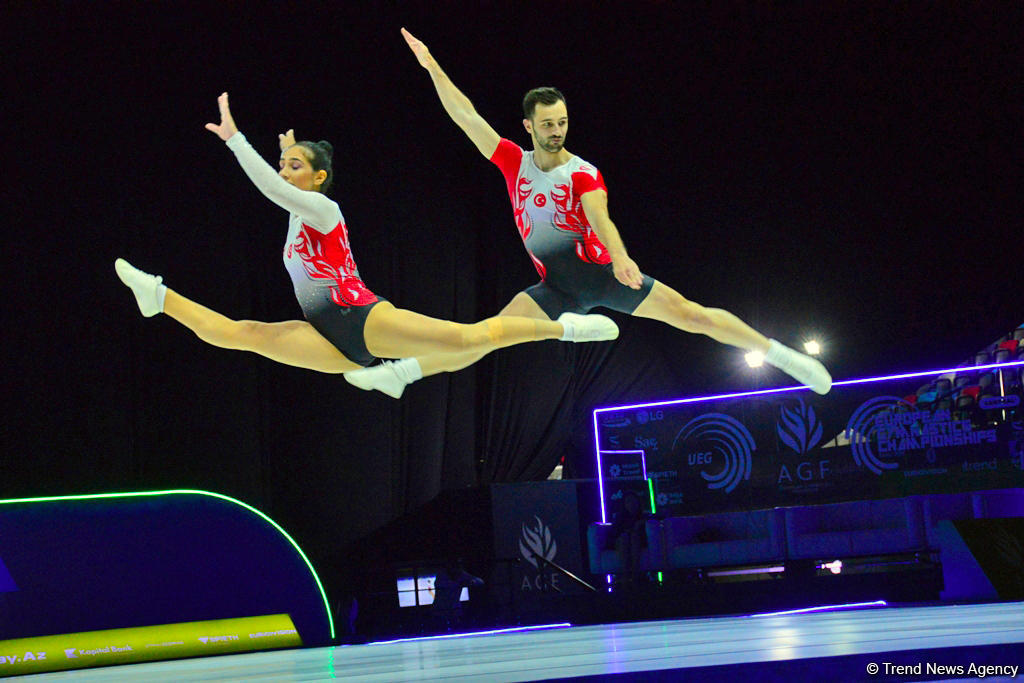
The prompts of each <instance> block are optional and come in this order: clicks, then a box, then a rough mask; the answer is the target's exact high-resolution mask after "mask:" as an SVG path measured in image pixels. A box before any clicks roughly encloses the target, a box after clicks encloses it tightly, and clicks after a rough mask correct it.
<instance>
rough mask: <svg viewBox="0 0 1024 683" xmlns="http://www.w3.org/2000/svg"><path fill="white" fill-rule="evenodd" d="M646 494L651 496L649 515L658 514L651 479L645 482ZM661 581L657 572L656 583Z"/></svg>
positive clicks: (662, 578)
mask: <svg viewBox="0 0 1024 683" xmlns="http://www.w3.org/2000/svg"><path fill="white" fill-rule="evenodd" d="M647 492H648V493H650V494H651V514H652V515H653V514H655V513H657V512H658V507H657V506H656V505H655V504H654V480H653V479H648V480H647ZM663 581H664V577H663V576H662V575H661V572H658V583H662V582H663Z"/></svg>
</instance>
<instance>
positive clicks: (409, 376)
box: [345, 358, 423, 398]
mask: <svg viewBox="0 0 1024 683" xmlns="http://www.w3.org/2000/svg"><path fill="white" fill-rule="evenodd" d="M422 378H423V371H422V370H421V368H420V362H419V361H418V360H416V359H415V358H403V359H401V360H395V361H390V360H389V361H384V362H383V363H381V364H380V365H374V366H372V367H369V368H361V369H359V370H352V371H351V372H346V373H345V381H347V382H348V383H349V384H351V385H352V386H354V387H359V388H360V389H363V390H364V391H372V390H374V389H376V390H377V391H379V392H381V393H384V394H387V395H388V396H390V397H391V398H401V397H402V392H404V391H405V387H407V386H408V385H410V384H412V383H413V382H415V381H416V380H418V379H422Z"/></svg>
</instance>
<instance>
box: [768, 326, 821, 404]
mask: <svg viewBox="0 0 1024 683" xmlns="http://www.w3.org/2000/svg"><path fill="white" fill-rule="evenodd" d="M768 344H769V347H768V353H766V354H765V355H764V360H765V362H766V363H770V364H771V365H774V366H775V367H777V368H778V369H779V370H782V371H783V372H784V373H786V374H787V375H789V376H790V377H792V378H793V379H795V380H796V381H797V382H800V383H801V384H806V385H807V386H809V387H810V388H811V389H813V390H814V391H815V392H816V393H819V394H827V393H828V392H829V389H831V388H832V375H830V374H828V370H826V369H825V366H824V365H822V364H821V363H820V362H819V361H818V360H816V359H814V358H811V357H810V356H808V355H805V354H802V353H800V352H799V351H796V350H794V349H791V348H789V347H788V346H785V345H783V344H780V343H779V342H777V341H775V340H774V339H770V340H768Z"/></svg>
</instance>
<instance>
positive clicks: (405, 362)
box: [391, 358, 423, 384]
mask: <svg viewBox="0 0 1024 683" xmlns="http://www.w3.org/2000/svg"><path fill="white" fill-rule="evenodd" d="M391 368H392V369H393V370H394V371H395V374H396V375H398V378H399V379H401V380H402V381H403V382H405V383H406V384H412V383H413V382H415V381H416V380H418V379H423V369H422V368H421V367H420V362H419V361H418V360H416V359H415V358H402V359H401V360H395V361H391Z"/></svg>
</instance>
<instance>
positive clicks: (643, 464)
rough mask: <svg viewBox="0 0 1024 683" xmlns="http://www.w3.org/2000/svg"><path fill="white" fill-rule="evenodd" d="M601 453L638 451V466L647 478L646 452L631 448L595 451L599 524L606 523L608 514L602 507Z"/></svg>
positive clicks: (602, 478)
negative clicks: (599, 506)
mask: <svg viewBox="0 0 1024 683" xmlns="http://www.w3.org/2000/svg"><path fill="white" fill-rule="evenodd" d="M602 453H639V454H640V466H641V467H642V468H643V474H644V479H645V480H646V479H647V454H646V453H645V452H644V451H643V450H640V449H631V450H610V449H607V448H606V449H605V450H603V451H602V450H599V451H598V452H597V490H598V491H600V492H601V524H607V523H608V516H607V514H606V513H605V509H604V477H603V476H602V474H601V454H602Z"/></svg>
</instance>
